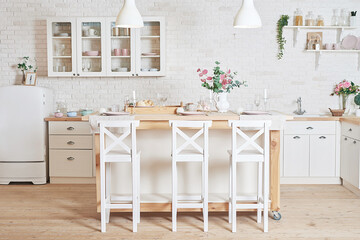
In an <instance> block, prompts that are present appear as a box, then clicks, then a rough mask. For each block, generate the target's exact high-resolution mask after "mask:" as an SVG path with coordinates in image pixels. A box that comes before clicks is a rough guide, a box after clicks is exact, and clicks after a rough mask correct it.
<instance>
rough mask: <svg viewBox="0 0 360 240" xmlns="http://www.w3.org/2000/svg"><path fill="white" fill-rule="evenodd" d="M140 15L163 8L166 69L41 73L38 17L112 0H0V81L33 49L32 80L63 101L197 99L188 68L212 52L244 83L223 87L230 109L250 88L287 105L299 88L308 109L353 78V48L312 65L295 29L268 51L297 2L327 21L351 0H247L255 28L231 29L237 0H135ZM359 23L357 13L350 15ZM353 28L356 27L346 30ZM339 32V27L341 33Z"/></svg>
mask: <svg viewBox="0 0 360 240" xmlns="http://www.w3.org/2000/svg"><path fill="white" fill-rule="evenodd" d="M136 2H137V6H138V8H139V10H140V12H141V13H142V14H143V15H144V16H152V15H154V16H155V15H157V16H165V17H166V25H167V27H166V35H167V47H166V48H167V75H166V77H159V78H48V77H47V57H46V18H47V17H53V16H74V17H75V16H116V14H117V12H118V10H119V8H120V7H121V6H122V1H119V0H107V1H100V0H51V1H45V0H0V58H1V61H0V70H1V74H0V86H5V85H9V84H15V83H19V81H20V80H21V75H20V74H19V71H17V69H16V67H15V65H16V64H17V63H18V61H19V58H20V57H22V56H25V55H30V56H33V57H36V58H37V60H38V66H39V75H40V76H39V78H38V85H40V86H45V87H49V88H52V89H54V90H55V92H56V100H57V101H59V100H63V101H66V103H67V105H68V107H69V108H83V107H90V108H94V109H97V108H99V107H110V106H111V105H113V104H122V102H123V97H124V96H125V95H131V91H132V90H136V91H137V93H138V96H139V97H138V98H139V99H141V98H153V99H155V96H156V93H157V92H161V93H166V94H168V95H169V98H170V99H171V102H172V103H176V102H179V101H181V100H183V101H186V102H187V101H197V100H198V99H199V96H200V95H202V94H203V95H205V96H207V91H206V90H205V89H202V88H201V86H200V81H199V79H198V77H197V74H196V69H197V68H198V67H207V68H211V67H212V66H213V62H214V61H215V60H219V61H220V62H222V64H223V66H224V67H230V68H231V69H232V70H237V71H238V72H239V76H240V77H241V79H243V80H247V81H248V84H249V87H248V88H244V89H240V90H235V91H233V92H232V93H231V94H230V97H229V99H230V102H231V105H232V108H233V109H236V108H237V107H238V106H243V107H246V106H247V105H249V104H253V99H254V94H256V93H260V94H262V89H263V88H268V89H269V95H270V97H271V99H270V105H271V108H273V109H277V110H282V111H287V112H290V111H293V110H294V109H295V108H296V104H295V99H296V98H297V97H298V96H302V97H303V100H304V107H305V109H306V110H307V111H308V112H317V111H324V112H325V111H327V108H328V107H337V106H338V105H337V102H338V99H337V98H336V97H330V96H329V94H330V92H331V90H332V87H333V84H334V83H335V82H338V81H340V80H342V79H345V78H346V79H348V80H352V81H354V82H356V83H358V84H360V72H359V71H357V67H358V65H357V64H358V59H359V58H360V57H359V55H357V54H335V53H333V54H324V55H323V56H322V57H321V62H320V64H321V65H320V67H319V69H318V70H317V71H315V55H314V54H311V53H304V52H303V49H304V46H305V39H306V31H301V32H300V33H299V35H298V44H297V46H296V47H295V48H293V46H292V43H293V40H292V36H293V32H292V31H291V30H285V31H284V34H285V36H286V38H287V40H288V43H287V45H286V52H285V57H284V59H283V60H281V61H278V60H277V59H276V52H277V44H276V21H277V19H278V18H279V16H280V15H281V14H289V15H292V14H293V12H294V10H295V9H296V8H297V7H300V8H301V9H302V10H303V12H304V15H305V14H307V11H309V10H312V11H314V13H315V14H316V15H318V14H322V15H324V17H325V21H326V24H329V22H330V19H331V16H332V9H333V8H343V7H345V8H347V9H348V10H359V11H360V2H359V0H342V1H339V0H328V1H313V0H301V1H300V0H255V4H256V6H257V9H258V10H259V12H260V15H261V17H262V21H263V27H262V28H261V29H234V28H233V27H232V21H233V17H234V15H235V14H236V11H237V10H238V8H239V6H240V4H241V1H240V0H227V1H224V0H197V1H193V0H137V1H136ZM358 23H360V19H358ZM352 32H354V33H356V34H357V35H358V36H360V31H359V30H356V31H352ZM346 34H347V33H346ZM335 36H336V31H324V42H335V39H336V37H335Z"/></svg>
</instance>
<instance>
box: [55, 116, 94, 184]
mask: <svg viewBox="0 0 360 240" xmlns="http://www.w3.org/2000/svg"><path fill="white" fill-rule="evenodd" d="M93 145H94V143H93V136H92V133H91V129H90V124H89V123H88V122H71V121H69V122H61V121H59V122H49V176H50V183H94V182H95V178H94V176H95V167H94V157H93Z"/></svg>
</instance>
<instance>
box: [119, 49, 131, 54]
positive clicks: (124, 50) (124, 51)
mask: <svg viewBox="0 0 360 240" xmlns="http://www.w3.org/2000/svg"><path fill="white" fill-rule="evenodd" d="M129 54H130V51H129V49H126V48H123V49H121V55H122V56H129Z"/></svg>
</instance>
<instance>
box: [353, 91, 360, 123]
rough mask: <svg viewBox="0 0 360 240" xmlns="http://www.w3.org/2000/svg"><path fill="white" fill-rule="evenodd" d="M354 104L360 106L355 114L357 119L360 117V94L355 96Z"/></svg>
mask: <svg viewBox="0 0 360 240" xmlns="http://www.w3.org/2000/svg"><path fill="white" fill-rule="evenodd" d="M354 102H355V104H356V105H358V106H359V108H358V109H356V113H355V114H356V116H357V117H360V94H358V95H356V96H355V98H354Z"/></svg>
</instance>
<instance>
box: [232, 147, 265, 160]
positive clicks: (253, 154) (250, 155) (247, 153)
mask: <svg viewBox="0 0 360 240" xmlns="http://www.w3.org/2000/svg"><path fill="white" fill-rule="evenodd" d="M227 152H228V153H229V155H230V156H232V151H231V150H227ZM235 158H236V162H263V161H264V155H263V154H261V153H259V152H258V151H256V150H244V151H241V152H240V153H239V154H237V155H236V157H235Z"/></svg>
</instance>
